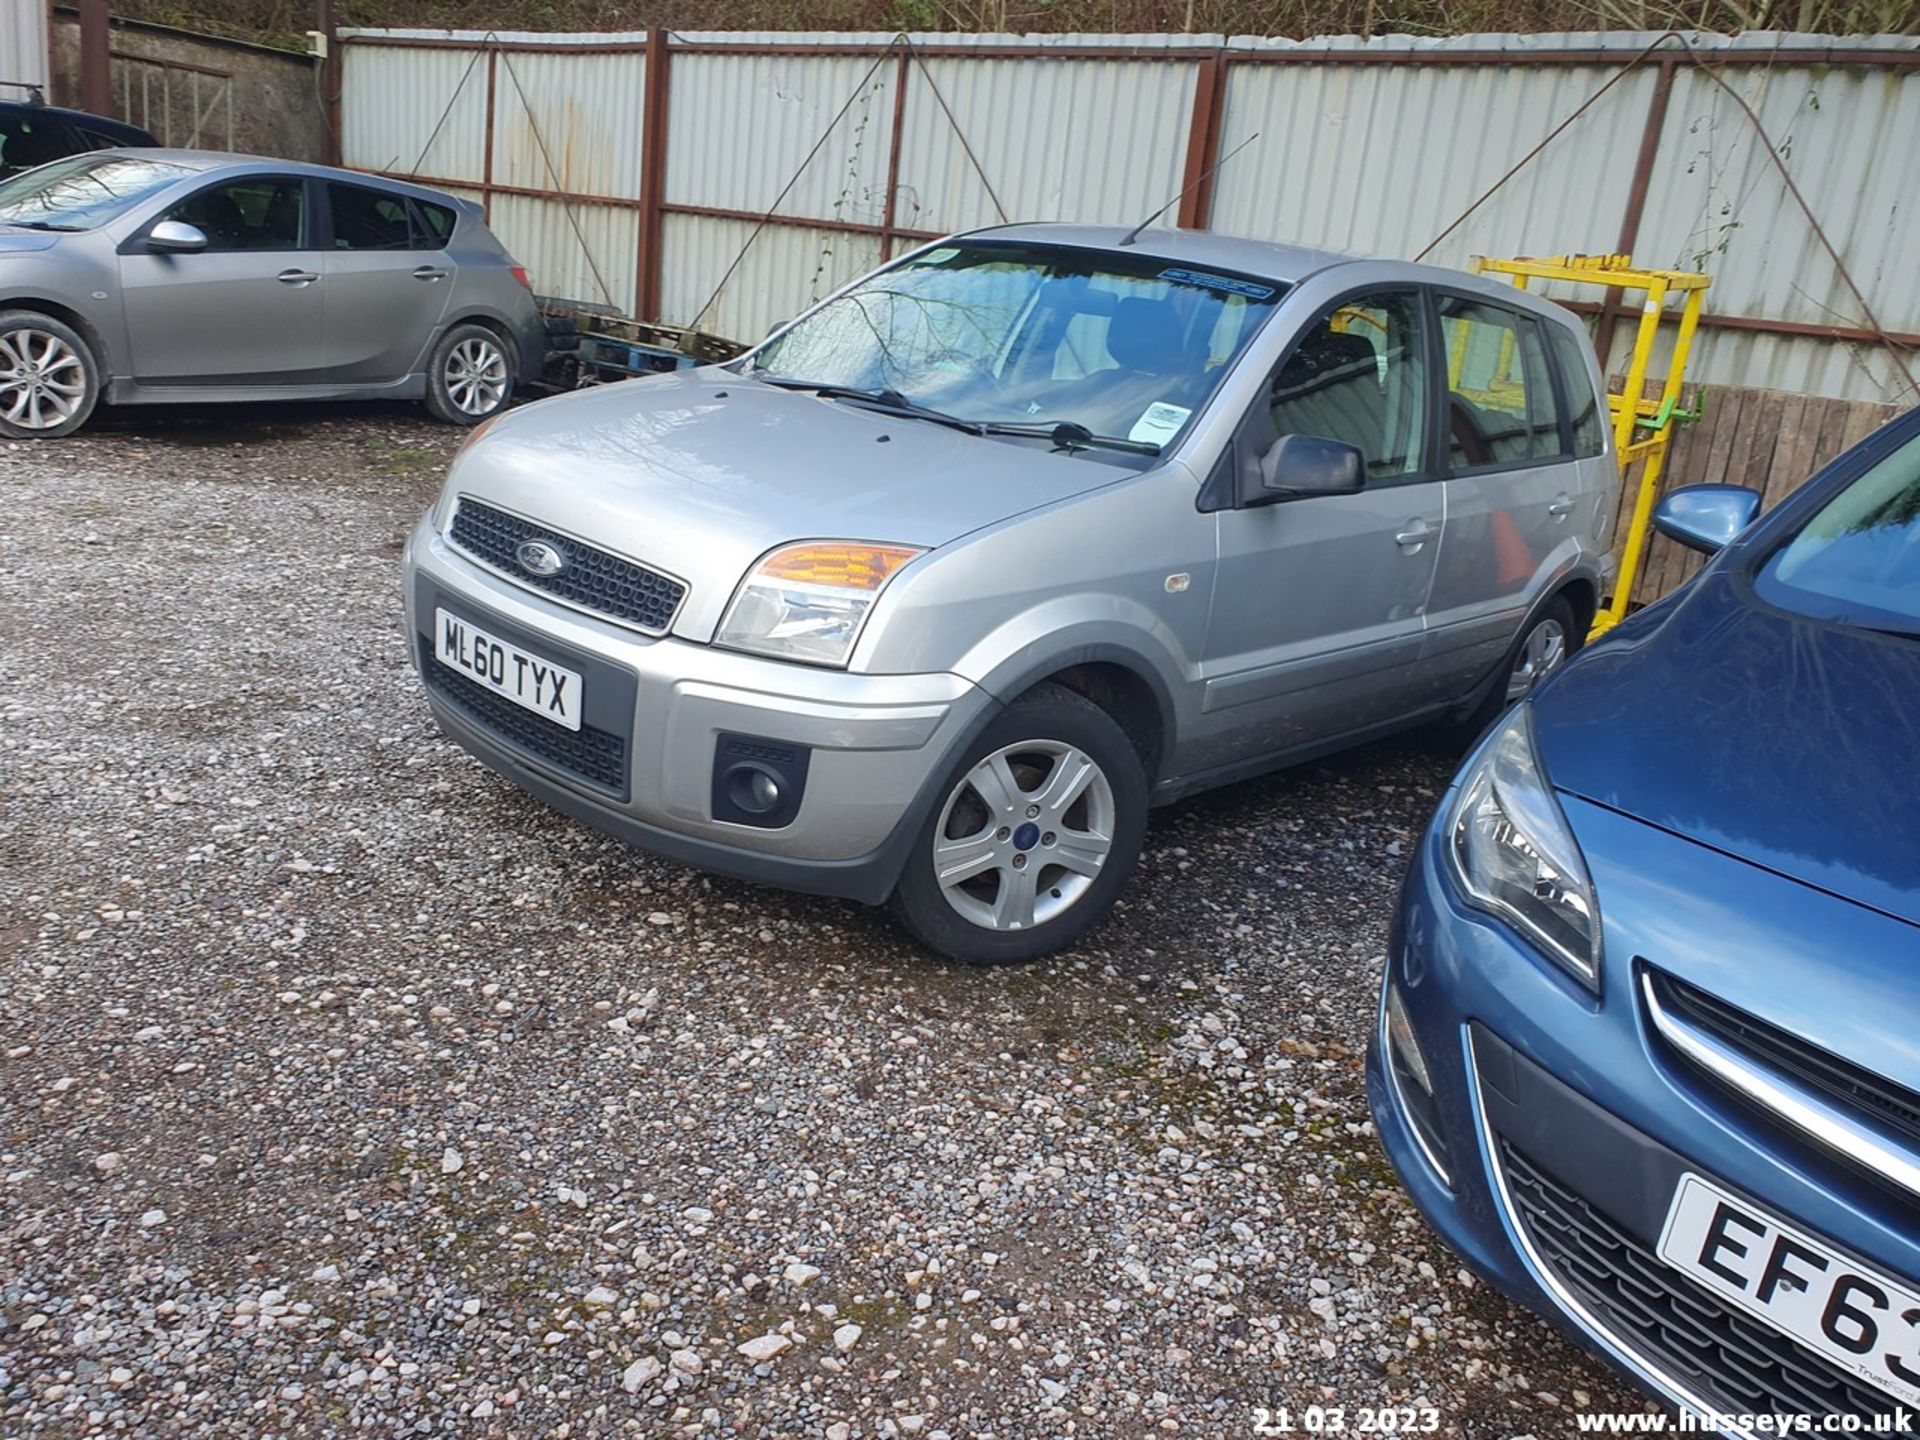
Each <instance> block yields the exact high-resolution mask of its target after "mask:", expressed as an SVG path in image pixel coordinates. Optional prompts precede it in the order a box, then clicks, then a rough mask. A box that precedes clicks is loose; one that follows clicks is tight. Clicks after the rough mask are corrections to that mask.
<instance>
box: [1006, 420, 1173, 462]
mask: <svg viewBox="0 0 1920 1440" xmlns="http://www.w3.org/2000/svg"><path fill="white" fill-rule="evenodd" d="M980 433H981V434H983V435H1017V436H1023V437H1025V438H1027V439H1031V440H1051V441H1052V442H1053V448H1054V449H1056V450H1064V451H1067V452H1068V453H1069V454H1071V453H1072V452H1073V451H1075V450H1124V451H1126V452H1127V453H1128V454H1130V455H1158V454H1159V453H1160V446H1159V444H1158V443H1157V442H1155V441H1152V440H1130V439H1128V438H1127V437H1126V436H1124V435H1096V434H1094V433H1093V431H1091V430H1089V429H1088V428H1087V427H1086V426H1084V425H1082V424H1081V423H1080V422H1079V421H1078V420H1059V421H1055V422H1054V423H1053V424H1051V425H1049V424H1046V423H1044V422H1042V423H1041V424H1038V425H998V424H994V423H992V422H989V423H987V424H985V425H982V426H981V427H980Z"/></svg>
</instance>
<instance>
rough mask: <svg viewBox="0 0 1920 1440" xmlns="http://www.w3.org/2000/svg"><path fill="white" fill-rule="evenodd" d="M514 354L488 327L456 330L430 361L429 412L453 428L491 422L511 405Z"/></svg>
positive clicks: (515, 378)
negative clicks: (483, 421) (453, 426)
mask: <svg viewBox="0 0 1920 1440" xmlns="http://www.w3.org/2000/svg"><path fill="white" fill-rule="evenodd" d="M518 379H519V377H518V376H516V375H515V374H514V363H513V353H512V349H511V347H510V346H509V345H508V344H507V342H506V341H504V340H502V339H501V338H500V337H499V336H498V335H496V334H494V332H493V331H491V330H489V329H487V327H486V326H484V325H474V324H471V323H469V324H463V325H455V326H454V327H453V328H451V329H450V330H448V331H447V333H446V334H444V335H442V336H441V337H440V341H439V343H438V344H436V345H435V346H434V347H433V353H432V354H431V355H429V356H428V357H427V410H428V413H430V414H431V415H432V416H433V418H434V419H436V420H444V421H446V422H447V423H448V424H449V425H478V424H479V423H480V422H481V421H482V420H491V419H492V418H493V417H494V416H495V415H498V414H499V413H500V412H501V411H502V410H504V409H506V408H507V406H508V404H510V403H511V402H512V400H513V387H514V385H515V384H516V383H517V381H518Z"/></svg>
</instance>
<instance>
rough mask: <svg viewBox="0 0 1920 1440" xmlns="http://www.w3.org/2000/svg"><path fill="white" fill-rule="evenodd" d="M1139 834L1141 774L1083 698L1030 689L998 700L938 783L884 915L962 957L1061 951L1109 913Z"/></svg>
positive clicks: (1112, 729)
mask: <svg viewBox="0 0 1920 1440" xmlns="http://www.w3.org/2000/svg"><path fill="white" fill-rule="evenodd" d="M1146 830H1147V773H1146V769H1145V767H1144V766H1142V764H1141V763H1140V756H1139V755H1138V753H1137V752H1136V751H1135V750H1134V748H1133V745H1132V743H1131V742H1130V741H1129V740H1128V739H1127V735H1126V732H1125V731H1124V730H1122V729H1121V728H1120V726H1119V724H1118V723H1117V722H1116V721H1115V720H1114V719H1113V717H1112V716H1110V715H1108V714H1107V712H1106V711H1104V710H1102V709H1101V708H1100V707H1099V706H1098V705H1095V704H1094V703H1093V702H1092V701H1090V700H1087V699H1084V698H1082V697H1081V696H1079V695H1076V694H1074V693H1073V692H1072V691H1071V690H1067V689H1064V688H1063V687H1061V686H1058V685H1042V686H1039V687H1037V688H1035V689H1034V690H1031V691H1029V692H1028V693H1027V694H1026V695H1024V696H1022V697H1021V698H1020V699H1018V700H1016V701H1015V702H1014V703H1013V704H1011V705H1009V706H1008V707H1007V708H1006V710H1005V711H1003V712H1002V713H1001V714H1000V715H999V716H998V717H997V718H996V719H995V720H994V721H993V723H992V724H990V725H989V726H987V728H986V729H985V731H983V732H982V733H981V734H980V736H979V737H978V738H977V739H976V740H975V741H974V743H973V744H972V745H971V746H969V747H968V749H967V751H966V753H965V754H964V755H963V756H962V757H961V760H960V762H959V763H958V764H957V765H956V766H955V767H954V769H953V771H952V772H951V773H950V774H949V775H947V776H946V777H945V779H944V780H942V781H941V788H940V791H939V799H938V801H937V802H936V803H935V805H934V808H933V813H932V814H931V815H930V816H929V817H928V819H927V823H926V825H925V826H924V827H923V828H922V830H921V832H920V835H919V837H918V838H917V839H916V840H915V842H914V846H913V851H912V853H911V854H910V855H909V856H908V859H907V866H906V870H905V871H904V872H903V873H902V875H901V877H900V883H899V885H898V886H897V887H895V889H894V892H893V901H892V906H893V913H894V915H895V916H896V917H897V918H898V919H899V921H900V923H901V924H902V925H903V926H905V927H906V928H907V930H909V931H910V932H911V933H912V934H913V936H914V937H915V938H916V939H918V940H919V941H920V942H921V943H922V944H924V945H926V946H928V947H929V948H930V949H933V950H936V951H938V952H939V953H940V954H942V955H946V956H949V957H950V958H952V959H955V960H964V961H968V962H971V963H975V964H1012V963H1016V962H1019V961H1022V960H1033V959H1036V958H1038V957H1039V956H1041V955H1045V954H1048V953H1050V952H1052V951H1054V950H1058V949H1061V948H1062V947H1063V946H1067V945H1071V944H1072V943H1073V942H1074V941H1075V940H1077V939H1079V938H1080V936H1082V935H1083V934H1085V933H1086V931H1087V929H1088V928H1089V927H1090V926H1092V925H1093V924H1094V923H1095V922H1096V921H1098V920H1099V919H1100V918H1101V917H1102V916H1104V915H1105V914H1106V913H1107V911H1108V910H1109V909H1111V908H1112V906H1113V902H1114V899H1115V898H1116V897H1117V896H1118V895H1119V893H1120V890H1121V888H1122V887H1123V886H1124V885H1125V884H1126V883H1127V877H1128V876H1129V875H1131V874H1132V873H1133V867H1134V863H1135V862H1136V861H1137V860H1138V859H1139V858H1140V846H1141V843H1142V841H1143V840H1144V839H1145V837H1146Z"/></svg>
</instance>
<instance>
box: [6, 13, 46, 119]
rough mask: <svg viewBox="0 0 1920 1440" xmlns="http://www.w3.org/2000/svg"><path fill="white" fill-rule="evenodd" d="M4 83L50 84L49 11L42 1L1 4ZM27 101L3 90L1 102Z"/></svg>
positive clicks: (12, 91) (19, 95)
mask: <svg viewBox="0 0 1920 1440" xmlns="http://www.w3.org/2000/svg"><path fill="white" fill-rule="evenodd" d="M0 80H7V81H14V82H16V83H18V84H21V85H39V86H44V85H45V84H46V83H47V7H46V6H45V5H44V4H43V3H42V0H0ZM25 98H26V97H25V95H24V94H23V93H22V92H21V91H19V90H15V89H11V88H6V89H0V100H22V99H25Z"/></svg>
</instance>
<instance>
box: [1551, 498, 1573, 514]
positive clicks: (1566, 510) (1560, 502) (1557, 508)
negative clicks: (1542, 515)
mask: <svg viewBox="0 0 1920 1440" xmlns="http://www.w3.org/2000/svg"><path fill="white" fill-rule="evenodd" d="M1572 513H1573V497H1572V496H1570V495H1556V496H1555V497H1554V501H1553V503H1552V504H1551V505H1549V506H1547V514H1549V515H1551V516H1553V518H1554V519H1556V520H1564V519H1566V518H1567V516H1569V515H1571V514H1572Z"/></svg>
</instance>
